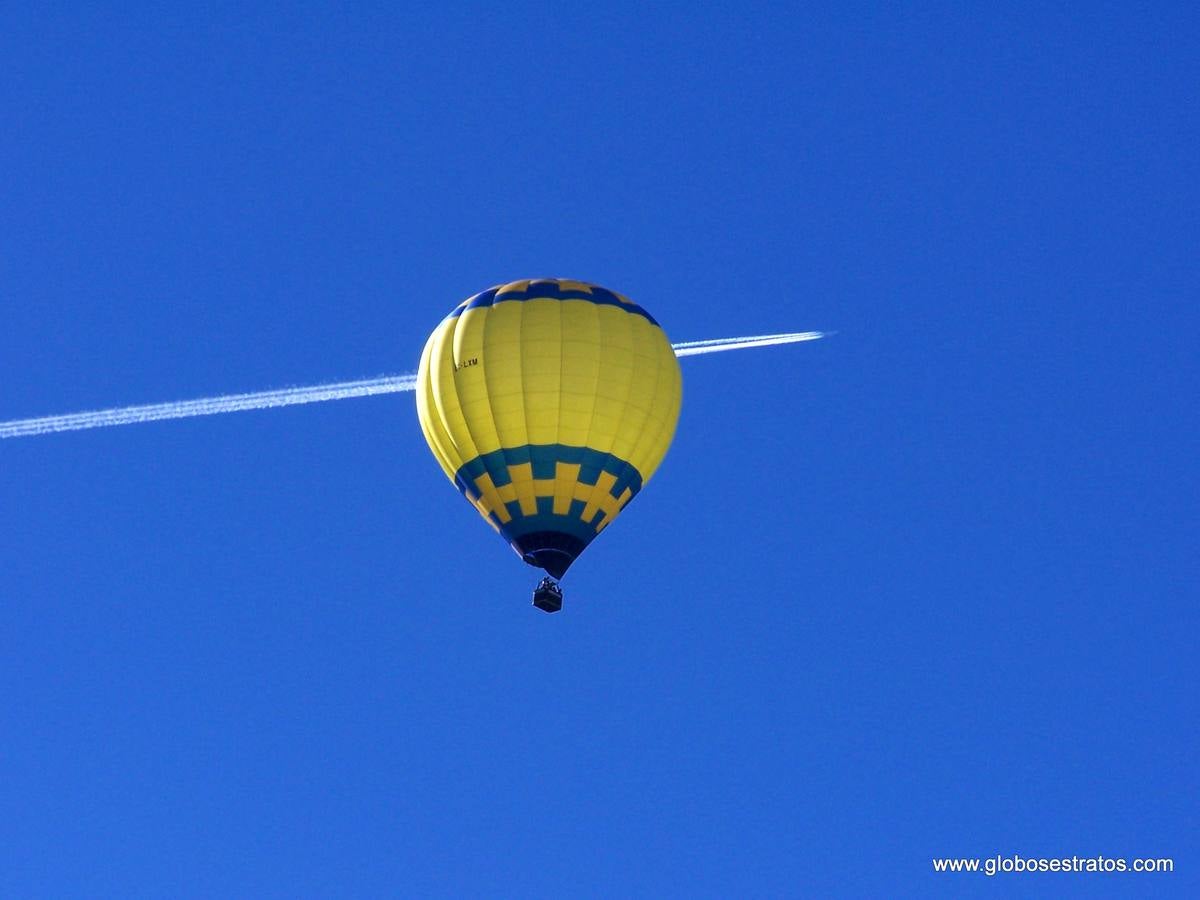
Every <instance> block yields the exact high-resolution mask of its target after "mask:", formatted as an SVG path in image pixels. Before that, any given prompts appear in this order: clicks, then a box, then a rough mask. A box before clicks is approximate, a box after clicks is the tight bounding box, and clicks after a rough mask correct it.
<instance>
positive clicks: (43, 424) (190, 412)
mask: <svg viewBox="0 0 1200 900" xmlns="http://www.w3.org/2000/svg"><path fill="white" fill-rule="evenodd" d="M829 333H830V332H821V331H798V332H793V333H792V334H765V335H756V336H753V337H740V338H717V339H714V340H708V341H684V342H682V343H679V344H672V345H671V347H672V348H673V349H674V350H675V355H676V356H697V355H699V354H703V353H720V352H721V351H722V350H742V349H745V348H749V347H772V346H775V345H776V344H794V343H796V342H798V341H815V340H816V339H817V338H821V337H824V336H825V335H826V334H829ZM416 386H417V376H416V375H413V374H409V375H381V376H379V377H378V378H366V379H363V380H361V381H339V382H335V383H333V384H315V385H310V386H308V387H293V388H283V389H281V390H275V391H257V392H255V393H252V394H226V395H224V396H222V397H203V398H201V399H199V400H177V401H174V402H172V403H151V404H147V405H145V406H124V407H120V408H118V409H98V410H93V411H91V412H81V413H69V414H67V415H61V416H42V417H40V418H36V419H13V420H12V421H9V422H0V439H3V438H15V437H32V436H34V435H39V434H52V433H54V432H56V431H82V430H83V429H85V428H103V427H105V426H108V425H132V424H134V423H136V422H158V421H161V420H163V419H186V418H190V417H192V416H215V415H217V414H218V413H230V412H240V411H241V410H246V409H270V408H272V407H276V406H296V405H298V404H301V403H319V402H321V401H323V400H345V399H346V398H348V397H370V396H372V395H374V394H395V393H398V392H401V391H411V390H413V389H414V388H415V387H416Z"/></svg>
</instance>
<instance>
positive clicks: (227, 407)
mask: <svg viewBox="0 0 1200 900" xmlns="http://www.w3.org/2000/svg"><path fill="white" fill-rule="evenodd" d="M416 384H417V376H416V375H385V376H382V377H380V378H367V379H364V380H362V381H339V382H336V383H334V384H316V385H311V386H309V387H295V388H284V389H282V390H278V391H258V392H256V393H253V394H226V395H225V396H223V397H205V398H202V399H200V400H177V401H175V402H173V403H152V404H149V405H147V406H125V407H122V408H120V409H98V410H95V411H93V412H82V413H71V414H70V415H65V416H44V417H42V418H40V419H14V420H13V421H11V422H0V438H12V437H28V436H31V435H36V434H50V433H52V432H55V431H80V430H82V429H84V428H102V427H104V426H106V425H132V424H133V423H135V422H157V421H159V420H161V419H186V418H188V417H190V416H215V415H216V414H217V413H228V412H239V411H240V410H243V409H269V408H271V407H274V406H295V405H296V404H299V403H318V402H320V401H322V400H344V399H346V398H347V397H369V396H371V395H372V394H394V393H396V392H397V391H411V390H412V389H413V388H414V387H416Z"/></svg>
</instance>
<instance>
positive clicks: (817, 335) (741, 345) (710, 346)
mask: <svg viewBox="0 0 1200 900" xmlns="http://www.w3.org/2000/svg"><path fill="white" fill-rule="evenodd" d="M828 334H833V332H832V331H793V332H792V333H791V334H757V335H754V336H752V337H737V338H714V339H712V340H708V341H684V342H683V343H680V344H672V345H671V347H672V348H674V350H675V355H676V356H699V355H700V354H702V353H720V352H721V351H722V350H745V349H747V348H750V347H774V346H776V345H777V344H797V343H799V342H800V341H816V340H819V339H821V338H823V337H825V336H826V335H828Z"/></svg>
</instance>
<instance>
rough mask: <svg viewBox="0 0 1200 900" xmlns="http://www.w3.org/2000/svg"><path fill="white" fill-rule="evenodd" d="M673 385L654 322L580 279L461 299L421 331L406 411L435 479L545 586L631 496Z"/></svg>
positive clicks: (664, 440) (550, 594) (662, 451)
mask: <svg viewBox="0 0 1200 900" xmlns="http://www.w3.org/2000/svg"><path fill="white" fill-rule="evenodd" d="M681 398H682V379H681V377H680V372H679V362H678V361H677V360H676V358H675V353H674V351H673V350H672V349H671V343H670V341H669V340H668V339H667V336H666V334H665V333H664V332H663V330H662V328H661V327H660V326H659V324H658V322H656V321H655V320H654V317H653V316H651V315H650V313H648V312H647V311H646V310H645V309H644V308H642V307H641V306H638V305H637V304H636V303H634V302H632V301H631V300H629V299H628V298H627V297H624V296H622V295H621V294H617V293H614V292H613V291H609V290H606V289H605V288H602V287H598V286H597V285H594V284H588V283H585V282H582V281H567V280H562V279H537V280H532V281H513V282H510V283H508V284H503V285H500V286H498V287H493V288H490V289H488V290H486V291H483V292H482V293H479V294H476V295H475V296H474V297H470V298H468V299H467V300H464V301H463V302H462V303H460V304H459V305H458V306H457V307H456V308H455V309H454V310H453V311H452V312H451V313H450V314H449V315H448V316H447V317H446V318H445V319H443V320H442V322H441V324H440V325H438V327H437V328H436V329H435V330H434V332H433V334H432V335H430V337H429V340H428V341H427V342H426V344H425V349H424V352H423V353H422V354H421V364H420V367H419V369H418V370H417V414H418V417H419V418H420V422H421V430H422V432H424V435H425V440H426V441H427V442H428V443H429V448H430V449H431V450H432V451H433V455H434V456H435V457H436V458H437V461H438V463H439V464H440V465H441V467H442V470H443V471H444V472H445V473H446V476H447V477H448V478H449V479H450V480H451V481H452V482H453V483H454V485H455V486H456V487H457V488H458V490H459V491H460V492H461V493H462V495H463V496H464V497H466V498H467V500H468V501H469V502H470V503H471V505H473V506H474V507H475V508H476V509H477V510H478V511H479V513H480V515H481V516H483V518H484V519H485V520H486V521H487V522H488V524H489V525H491V526H492V528H494V529H495V530H496V531H497V532H499V533H500V536H501V537H503V538H504V540H506V541H507V542H508V543H509V544H510V545H511V546H512V548H513V550H515V551H516V553H517V555H518V556H520V557H521V559H523V560H524V561H525V562H527V563H529V564H530V565H532V566H535V567H537V568H540V569H544V570H545V571H546V573H547V577H546V578H544V579H543V580H542V583H541V584H540V585H539V587H538V589H537V590H536V591H535V592H534V605H535V606H537V607H538V608H540V609H543V610H546V611H547V612H555V611H557V610H558V609H560V608H561V607H562V592H561V589H560V588H559V587H558V585H557V584H556V583H555V579H561V578H562V577H563V575H564V574H565V573H566V571H567V568H568V567H569V566H570V565H571V564H572V563H573V562H574V561H575V560H576V559H577V558H578V557H579V555H580V554H581V553H582V552H583V551H584V548H586V547H587V546H588V545H589V544H590V543H591V542H592V541H593V540H594V539H595V537H596V536H597V535H598V534H599V533H600V532H601V531H603V530H604V529H605V528H607V527H608V526H609V525H610V524H612V521H613V520H614V519H615V518H616V517H617V516H618V515H619V514H620V513H621V511H622V510H623V509H624V508H625V507H626V506H627V505H628V504H629V502H630V501H631V500H632V499H633V498H634V497H636V496H637V495H638V493H639V492H640V491H641V490H642V488H643V487H644V486H645V485H646V483H647V482H648V481H649V480H650V478H651V477H652V476H653V475H654V472H655V471H656V470H657V469H658V466H659V464H660V463H661V462H662V460H663V457H664V456H665V455H666V452H667V448H668V447H669V446H670V443H671V439H672V437H673V436H674V434H675V425H676V422H677V421H678V419H679V407H680V402H681Z"/></svg>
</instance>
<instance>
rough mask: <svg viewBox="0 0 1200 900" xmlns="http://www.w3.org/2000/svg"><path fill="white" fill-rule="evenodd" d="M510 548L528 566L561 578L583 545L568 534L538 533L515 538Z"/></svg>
mask: <svg viewBox="0 0 1200 900" xmlns="http://www.w3.org/2000/svg"><path fill="white" fill-rule="evenodd" d="M512 546H513V549H514V550H516V551H517V554H518V555H519V556H520V557H521V559H523V560H525V562H527V563H528V564H529V565H531V566H533V567H535V568H538V569H544V570H545V571H546V572H547V573H548V574H549V575H551V576H553V577H554V578H562V577H563V575H564V574H565V573H566V571H567V569H569V568H570V567H571V563H573V562H575V558H576V557H577V556H579V554H580V553H582V552H583V548H584V546H585V544H584V542H583V541H581V540H580V539H579V538H577V537H572V536H571V535H569V534H561V533H558V532H553V531H539V532H535V533H533V534H527V535H525V536H524V537H519V538H517V539H516V540H514V541H513V542H512Z"/></svg>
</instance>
